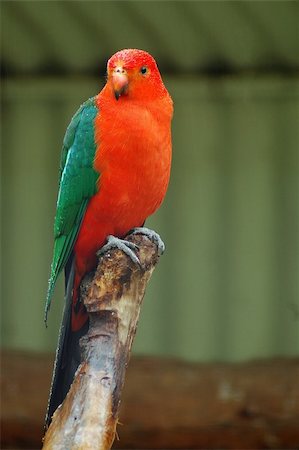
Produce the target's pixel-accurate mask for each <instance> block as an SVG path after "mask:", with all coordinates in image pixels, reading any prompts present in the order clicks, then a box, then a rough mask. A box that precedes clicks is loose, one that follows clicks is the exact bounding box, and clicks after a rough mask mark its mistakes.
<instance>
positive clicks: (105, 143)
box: [45, 49, 173, 424]
mask: <svg viewBox="0 0 299 450" xmlns="http://www.w3.org/2000/svg"><path fill="white" fill-rule="evenodd" d="M172 114H173V104H172V100H171V97H170V95H169V93H168V91H167V90H166V88H165V86H164V84H163V81H162V78H161V75H160V73H159V70H158V67H157V64H156V61H155V60H154V58H153V57H152V56H151V55H150V54H149V53H147V52H145V51H142V50H137V49H125V50H121V51H119V52H117V53H115V54H114V55H113V56H112V57H111V58H110V59H109V61H108V64H107V82H106V84H105V86H104V88H103V89H102V91H101V92H100V93H99V94H98V95H96V96H95V97H93V98H91V99H89V100H87V101H86V102H85V103H83V105H81V107H80V108H79V110H78V111H77V113H76V114H75V115H74V117H73V119H72V121H71V123H70V125H69V126H68V128H67V131H66V134H65V137H64V141H63V148H62V157H61V166H60V182H59V193H58V200H57V209H56V217H55V224H54V235H55V243H54V255H53V261H52V265H51V277H50V281H49V289H48V295H47V302H46V311H45V320H47V313H48V310H49V307H50V302H51V297H52V294H53V290H54V286H55V283H56V280H57V277H58V275H59V273H60V272H61V271H62V269H63V268H64V269H65V276H66V296H65V297H66V299H65V309H64V315H63V320H62V325H61V329H60V337H59V343H58V348H57V352H56V362H55V366H54V374H53V380H52V387H51V393H50V399H49V405H48V412H47V418H46V422H47V424H49V422H50V421H51V416H52V414H53V413H54V411H55V409H56V408H57V407H58V406H59V404H61V403H62V401H63V399H64V397H65V395H66V394H67V392H68V389H69V386H70V384H71V382H72V380H73V377H74V373H75V371H76V369H77V367H78V365H79V363H80V356H79V339H80V337H81V336H82V335H83V334H84V333H85V332H86V329H87V325H88V316H87V313H86V311H85V308H84V305H83V304H82V303H81V302H80V301H79V294H78V291H79V287H80V283H81V281H82V279H83V277H84V276H85V275H86V274H87V273H89V272H91V271H92V270H93V269H95V266H96V262H97V252H98V250H99V249H100V248H101V247H103V245H104V244H105V242H106V241H107V239H108V242H107V244H106V245H105V247H104V249H106V248H107V247H119V248H121V249H122V250H124V251H125V252H126V253H128V254H129V256H130V257H131V258H132V259H133V260H135V261H136V260H137V261H138V258H137V256H136V254H135V253H134V248H132V246H130V245H129V244H128V243H127V242H126V241H122V240H121V238H123V237H124V236H125V235H126V234H127V233H128V232H129V231H130V230H131V229H132V228H135V227H142V226H143V224H144V222H145V220H146V219H147V217H148V216H150V215H151V214H153V213H154V212H155V211H156V210H157V208H158V207H159V206H160V205H161V203H162V201H163V199H164V196H165V194H166V190H167V186H168V182H169V176H170V166H171V119H172ZM145 230H146V229H145ZM147 232H148V231H147ZM151 237H154V238H155V236H154V235H153V234H152V235H151ZM156 238H157V236H156Z"/></svg>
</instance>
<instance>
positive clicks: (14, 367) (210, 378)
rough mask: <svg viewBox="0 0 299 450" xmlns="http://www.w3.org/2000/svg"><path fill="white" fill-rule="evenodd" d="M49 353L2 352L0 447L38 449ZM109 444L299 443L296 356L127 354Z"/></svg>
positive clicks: (215, 445) (259, 445) (298, 366)
mask: <svg viewBox="0 0 299 450" xmlns="http://www.w3.org/2000/svg"><path fill="white" fill-rule="evenodd" d="M52 365H53V355H43V354H36V353H28V352H13V351H5V352H3V353H2V373H1V375H2V386H1V391H2V398H1V416H2V417H1V430H2V433H1V448H8V447H10V448H15V449H16V448H31V449H34V448H40V447H41V438H42V431H43V419H44V412H45V408H46V405H47V396H48V390H49V383H50V380H51V371H52ZM120 422H121V423H122V425H120V426H119V427H118V434H119V438H120V440H119V441H115V444H114V446H115V447H117V448H127V449H129V448H131V449H134V448H135V449H138V448H139V449H140V448H152V449H162V448H164V449H165V448H169V449H170V448H172V449H175V448H190V449H191V448H193V449H200V448H206V449H207V448H210V449H213V448H231V449H240V448H242V449H246V448H247V449H248V448H251V449H253V448H254V449H262V448H273V449H274V448H280V449H282V448H283V449H286V448H288V449H294V448H299V427H298V424H299V359H298V358H297V359H291V358H290V359H274V360H261V361H251V362H247V363H238V364H227V363H225V364H220V363H219V364H215V363H209V364H200V363H187V362H183V361H178V360H171V359H162V358H154V357H144V358H134V357H133V358H132V360H131V362H130V364H129V367H128V370H127V375H126V383H125V386H124V391H123V394H122V407H121V413H120Z"/></svg>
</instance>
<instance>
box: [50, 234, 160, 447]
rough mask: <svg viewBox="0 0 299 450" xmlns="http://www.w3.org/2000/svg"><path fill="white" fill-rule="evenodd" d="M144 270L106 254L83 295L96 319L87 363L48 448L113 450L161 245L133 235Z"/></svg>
mask: <svg viewBox="0 0 299 450" xmlns="http://www.w3.org/2000/svg"><path fill="white" fill-rule="evenodd" d="M127 240H128V241H130V242H133V243H134V244H136V245H137V246H138V250H137V252H136V253H137V255H138V257H139V260H140V263H141V267H140V266H139V265H138V264H136V263H133V262H132V260H131V259H130V258H129V257H128V256H127V255H126V254H125V253H124V252H122V251H120V250H117V249H113V250H111V251H109V252H106V253H105V254H104V255H103V256H102V257H101V258H100V261H99V264H98V268H97V270H96V272H95V275H94V277H93V279H92V281H91V282H89V283H88V288H87V289H84V288H83V289H82V292H85V293H86V292H87V294H86V295H85V296H84V297H83V301H84V304H85V306H86V309H87V312H88V314H89V318H90V324H89V330H88V333H87V334H86V335H85V336H84V337H83V338H82V339H81V340H80V346H81V353H82V364H81V365H80V367H79V369H78V370H77V372H76V375H75V379H74V382H73V384H72V386H71V388H70V391H69V393H68V395H67V397H66V398H65V400H64V402H63V404H62V405H61V407H59V408H58V409H57V410H56V412H55V413H54V415H53V418H52V422H51V424H50V427H49V429H48V431H47V432H46V435H45V438H44V445H43V449H44V450H50V449H51V450H66V449H72V450H87V449H91V450H109V449H110V448H111V446H112V444H113V441H114V438H115V434H116V426H117V422H118V416H119V405H120V399H121V391H122V388H123V384H124V376H125V370H126V367H127V364H128V361H129V356H130V351H131V346H132V342H133V339H134V336H135V333H136V327H137V322H138V318H139V313H140V305H141V301H142V299H143V296H144V293H145V288H146V285H147V282H148V281H149V278H150V276H151V274H152V272H153V270H154V267H155V265H156V264H157V262H158V258H159V257H158V247H157V245H156V244H154V243H153V242H152V241H150V240H149V238H148V237H146V236H144V235H140V234H138V235H136V234H134V235H130V236H128V238H127Z"/></svg>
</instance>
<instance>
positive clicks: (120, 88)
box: [112, 66, 129, 100]
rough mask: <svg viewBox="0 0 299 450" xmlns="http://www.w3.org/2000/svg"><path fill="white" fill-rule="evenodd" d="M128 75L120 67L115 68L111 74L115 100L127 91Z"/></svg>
mask: <svg viewBox="0 0 299 450" xmlns="http://www.w3.org/2000/svg"><path fill="white" fill-rule="evenodd" d="M128 85H129V80H128V74H127V71H126V70H125V69H124V68H123V67H122V66H117V67H115V69H114V70H113V72H112V86H113V91H114V96H115V98H116V100H118V99H119V97H120V96H121V95H124V94H126V93H127V91H128Z"/></svg>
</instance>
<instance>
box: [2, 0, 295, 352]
mask: <svg viewBox="0 0 299 450" xmlns="http://www.w3.org/2000/svg"><path fill="white" fill-rule="evenodd" d="M6 3H7V2H6ZM10 3H11V4H10V5H9V6H7V8H6V10H5V11H4V12H5V14H6V15H5V18H6V21H5V27H6V34H5V36H6V39H5V40H4V42H3V48H4V52H3V54H4V57H5V58H4V59H5V62H6V68H7V77H6V81H5V84H4V86H3V92H2V105H3V107H2V113H3V115H2V132H3V133H2V134H3V137H2V206H3V209H2V232H3V235H2V266H3V280H2V281H3V283H2V284H3V291H2V300H3V302H2V344H3V345H4V346H6V347H17V348H27V349H28V348H29V349H34V350H48V349H54V347H55V344H56V340H57V332H58V325H59V322H60V315H61V307H62V298H63V290H62V281H61V282H60V286H59V288H58V289H57V292H56V296H55V299H54V300H55V301H54V304H53V307H52V309H51V314H50V320H49V327H48V329H45V328H44V325H43V307H44V298H45V292H46V288H47V279H48V275H49V265H50V260H51V252H52V223H53V217H54V211H55V201H56V194H57V177H58V165H59V156H60V147H61V141H62V138H63V134H64V131H65V128H66V126H67V124H68V121H69V120H70V117H71V116H72V114H73V113H74V111H75V110H76V108H77V107H78V105H79V104H80V103H81V102H82V101H84V100H85V99H86V98H88V97H89V96H91V95H93V94H94V93H96V92H98V90H99V89H100V87H101V83H102V81H103V77H102V78H100V77H99V76H97V77H93V76H84V75H81V76H80V75H79V73H80V70H79V72H78V70H77V69H78V67H79V66H80V68H81V69H82V71H83V72H82V73H83V74H84V73H87V72H88V71H87V69H86V68H88V67H89V68H90V67H91V66H92V64H91V63H90V62H91V61H94V54H95V53H96V51H97V45H95V44H93V45H92V44H91V36H95V35H96V33H99V34H101V33H103V35H105V33H106V35H107V34H109V32H110V35H109V36H112V38H113V39H114V41H113V43H112V44H113V45H112V44H111V42H110V40H109V39H108V38H107V36H106V42H108V43H109V45H110V46H111V47H113V49H112V51H114V50H115V49H116V48H121V47H126V46H133V44H132V41H134V39H135V41H134V43H135V45H134V46H136V47H143V48H147V49H148V50H150V51H153V52H154V54H155V55H156V56H157V57H158V61H159V63H160V60H159V58H160V59H161V64H160V66H161V67H162V68H164V69H165V72H167V73H168V76H166V77H165V81H166V84H167V87H168V88H169V90H170V92H171V94H172V96H173V98H174V102H175V118H174V123H173V144H174V149H173V150H174V158H173V171H172V178H171V184H170V188H169V193H168V196H167V199H166V201H165V203H164V205H163V207H162V208H161V210H160V211H159V212H158V214H157V215H155V216H154V217H153V218H151V219H150V220H149V222H148V225H150V226H152V227H154V228H155V229H156V230H157V231H159V232H160V233H161V234H162V236H163V238H164V240H165V242H166V245H167V251H166V253H165V255H164V256H163V258H162V259H161V262H160V265H159V267H158V269H157V270H156V272H155V273H154V276H153V279H152V281H151V284H150V286H149V289H148V292H147V295H146V298H145V303H144V307H143V310H142V317H141V322H140V326H139V329H138V335H137V338H136V341H135V351H137V352H143V353H145V352H146V353H156V354H167V355H176V356H181V357H184V358H189V359H197V360H199V359H201V360H212V359H222V360H241V359H247V358H252V357H259V356H263V357H264V356H272V355H292V354H298V353H299V232H298V231H299V202H298V193H299V181H298V180H299V177H298V174H299V155H298V142H299V136H298V134H299V126H298V125H299V120H298V117H299V110H298V100H299V98H298V97H299V94H298V92H299V81H298V76H296V75H295V76H294V73H293V72H292V70H293V69H292V68H294V67H296V61H298V54H299V53H298V54H297V56H296V52H295V48H296V46H295V43H294V37H295V34H296V33H295V32H294V24H295V22H294V17H293V16H294V12H295V10H296V11H297V12H298V8H295V9H294V7H293V6H288V12H286V10H285V9H284V8H282V6H281V5H280V4H279V5H278V6H273V5H271V6H270V7H271V8H272V7H273V8H272V9H271V11H272V12H273V11H275V14H276V15H275V20H274V18H273V16H271V14H270V15H269V16H267V14H266V13H267V9H266V8H265V4H264V2H262V5H258V6H257V7H256V10H255V11H254V9H253V6H252V4H251V2H242V4H244V6H242V7H241V2H240V3H239V2H227V5H228V6H227V9H225V7H223V6H221V7H220V6H219V5H220V4H218V6H217V8H218V9H217V8H216V7H215V4H214V5H212V6H209V5H207V4H206V3H204V2H186V5H185V4H184V5H183V3H185V2H163V3H161V5H158V4H156V3H155V5H154V6H155V7H153V3H152V2H149V3H151V5H149V3H146V4H145V6H144V9H142V7H141V3H143V2H120V3H122V4H126V6H128V5H129V6H128V8H127V9H125V8H124V6H120V3H119V4H116V3H117V2H112V3H113V4H112V5H111V6H110V7H109V6H108V3H109V2H105V3H104V5H105V6H104V7H103V6H102V5H101V8H102V9H101V13H102V16H101V18H99V19H98V18H97V16H96V14H94V15H93V14H92V13H93V10H92V9H90V5H94V8H95V10H97V11H98V12H99V9H98V8H100V6H99V5H98V3H101V2H98V3H97V2H96V3H93V2H91V3H89V2H50V3H51V5H50V3H49V2H43V3H47V4H48V10H47V11H48V16H47V12H46V11H45V10H44V9H43V6H42V5H41V3H42V2H40V3H37V2H10ZM58 3H59V4H60V5H61V7H60V6H58ZM201 3H203V4H204V5H205V6H204V7H203V6H200V4H201ZM213 3H217V2H213ZM221 3H222V2H221ZM292 3H295V2H288V5H290V4H292ZM84 4H88V5H89V9H88V8H87V7H84ZM192 5H193V6H192ZM198 5H199V6H198ZM109 8H110V9H109ZM192 8H193V9H192ZM242 8H244V9H242ZM220 9H221V11H220ZM95 10H94V11H95ZM78 11H79V13H80V14H79V16H78ZM217 11H218V12H217ZM268 11H269V10H268ZM66 12H68V13H67V14H66ZM108 12H109V13H108ZM116 12H118V13H119V14H118V15H116V14H115V13H116ZM183 12H184V13H185V14H186V16H185V19H186V21H187V22H186V21H184V20H182V17H183V16H182V14H183ZM253 12H254V14H253ZM51 14H52V16H51ZM109 14H110V17H117V18H118V19H119V20H120V22H119V23H121V24H122V25H121V27H122V28H119V27H118V26H117V23H116V24H115V25H116V26H115V27H114V28H113V29H114V30H120V29H122V30H125V31H124V35H123V36H122V39H121V36H120V37H119V36H118V34H117V33H116V34H113V33H112V34H111V27H109V26H108V18H109V17H108V16H109ZM166 16H167V17H168V22H167V27H166V28H165V27H163V26H162V25H163V23H162V22H163V20H162V19H163V17H164V19H165V17H166ZM99 17H100V16H99ZM250 17H251V19H252V18H255V19H257V17H258V18H259V19H260V21H259V20H255V21H253V22H252V23H251V22H250V20H249V19H250ZM261 17H262V18H263V19H265V18H266V17H267V20H268V22H267V25H268V27H264V28H266V31H265V30H264V28H263V24H264V22H263V20H261ZM51 18H52V24H53V23H55V25H56V28H55V30H56V32H57V33H58V34H59V32H60V33H62V31H61V30H62V28H61V26H62V24H63V23H66V21H69V25H70V26H69V27H68V26H66V29H68V33H70V35H71V36H72V39H73V37H74V36H76V33H79V31H78V30H79V29H80V32H81V35H80V36H81V37H82V39H83V41H82V40H81V41H80V39H79V38H78V40H77V41H76V44H74V41H72V49H73V51H72V52H70V49H69V50H68V51H67V48H68V45H69V46H70V45H71V43H70V40H69V39H68V34H65V35H64V39H63V40H61V41H60V42H61V46H60V45H59V39H58V38H57V36H56V35H55V33H54V32H53V28H49V27H47V26H46V22H47V20H48V21H49V22H50V21H51ZM76 18H77V19H76ZM103 18H105V20H104V19H103ZM138 18H139V19H140V18H142V20H143V22H142V23H143V25H144V26H143V27H142V26H141V25H140V23H139V22H138V20H137V19H138ZM155 18H156V20H155ZM212 18H214V20H215V24H214V25H213V21H212ZM224 18H225V20H224ZM286 18H288V20H289V22H286V21H285V19H286ZM39 19H40V22H38V20H39ZM54 19H55V20H54ZM62 19H63V20H64V22H63V20H62ZM53 20H54V21H53ZM97 20H98V24H99V27H98V28H97V27H96V24H97ZM90 21H91V22H90ZM223 21H224V22H223ZM90 23H92V24H93V26H94V27H93V28H92V27H91V26H90ZM249 23H250V25H249ZM178 24H180V36H179V37H178V36H176V39H174V40H172V39H171V33H174V32H175V30H176V29H178ZM234 24H235V27H234V28H232V26H233V25H234ZM197 25H198V30H197V28H196V26H197ZM134 26H135V28H134ZM213 26H214V28H213ZM5 27H4V31H5ZM130 27H132V28H130ZM77 28H78V30H77ZM129 29H130V31H131V32H132V33H133V36H134V39H133V37H129V36H128V35H129V31H128V30H129ZM232 29H233V32H231V30H232ZM51 30H52V31H51ZM59 30H60V31H59ZM88 30H89V32H88ZM109 30H110V31H109ZM209 30H210V31H209ZM157 31H159V32H158V34H157ZM212 31H213V32H214V31H215V36H214V34H213V33H212ZM276 31H277V33H276V34H275V32H276ZM288 32H289V35H288V36H289V41H288V40H287V39H286V38H285V37H286V36H287V33H288ZM240 33H241V34H242V33H243V34H242V36H243V37H244V40H242V39H241V40H240V39H238V37H240ZM39 35H40V39H36V38H35V39H33V38H32V36H35V37H36V36H39ZM173 36H174V34H173ZM213 36H214V37H213ZM262 36H263V37H264V39H262V38H261V37H262ZM152 37H153V39H151V38H152ZM8 38H11V39H8ZM199 38H201V39H202V40H201V41H199V40H198V39H199ZM236 38H237V39H236ZM84 39H85V40H84ZM204 39H206V41H205V40H204ZM267 39H268V40H267ZM192 42H193V46H192V45H187V44H188V43H189V44H190V43H192ZM199 42H201V43H199ZM244 42H245V43H246V46H243V44H244ZM288 42H289V43H291V44H292V45H291V46H290V45H288ZM80 43H81V47H80ZM205 43H207V45H205ZM242 43H243V44H242ZM271 43H272V44H273V48H272V50H273V55H274V56H273V57H272V59H271V58H270V56H269V55H271V52H270V50H271ZM249 44H252V45H251V46H250V45H249ZM109 45H108V44H107V47H105V48H106V49H107V52H110V50H111V49H110V50H109V48H110V47H109ZM114 47H116V48H114ZM84 49H87V50H88V51H87V50H86V52H85V51H84ZM99 49H100V50H101V51H100V52H99V54H100V58H104V54H103V46H102V47H101V46H100V47H99ZM176 50H178V52H176ZM184 50H186V51H184ZM243 50H244V52H245V53H244V54H243ZM112 51H111V52H110V53H112ZM63 55H65V59H64V60H63ZM196 55H198V58H197V59H196V60H195V57H196ZM265 55H268V56H267V57H265V58H264V60H263V57H264V56H265ZM107 56H108V55H107ZM276 57H277V59H275V58H276ZM80 58H81V60H80ZM84 58H85V59H84ZM217 58H218V59H217ZM267 58H268V59H267ZM296 58H297V59H296ZM223 60H224V61H226V62H229V63H230V64H231V63H232V64H233V66H234V67H235V68H236V69H237V70H236V74H235V75H232V76H226V77H220V78H219V77H215V74H214V75H213V77H214V78H213V77H211V76H208V75H207V76H203V75H202V74H200V72H201V69H200V68H202V69H204V68H205V67H208V65H209V61H212V62H213V61H216V62H217V61H218V62H219V61H220V62H221V61H223ZM59 61H60V63H59ZM76 61H77V62H78V61H80V63H79V62H78V67H77V66H76V64H75V63H76ZM259 61H260V62H265V61H266V62H267V61H268V62H269V61H270V66H271V61H272V62H273V61H274V62H275V61H276V62H277V61H284V62H287V66H284V67H285V68H286V67H287V70H286V72H285V73H280V75H279V76H277V75H275V70H273V71H272V70H267V74H262V73H255V75H253V73H251V71H250V70H249V71H248V70H247V69H248V67H249V68H250V67H251V66H252V67H253V68H254V67H255V66H256V65H258V62H259ZM47 62H48V66H45V64H47ZM51 62H52V63H51ZM49 63H51V64H53V65H51V64H49ZM63 63H64V64H65V66H63ZM192 63H194V64H193V65H192ZM90 64H91V65H90ZM270 66H269V67H270ZM41 67H43V72H41V73H40V74H38V70H39V68H41ZM45 67H47V68H46V69H45ZM55 67H56V69H57V67H58V69H59V67H60V69H61V73H58V74H56V75H55V70H56V69H55ZM67 67H69V72H68V74H66V73H64V72H63V71H64V70H66V68H67ZM223 67H224V68H225V67H226V66H225V64H224V66H223ZM84 68H85V69H86V70H85V69H84ZM52 69H53V70H54V69H55V70H54V72H53V70H52ZM58 69H57V70H58ZM60 69H59V70H60ZM102 69H103V67H102ZM59 70H58V71H59ZM238 70H239V72H238ZM240 70H241V72H240ZM244 70H245V72H244ZM51 71H52V72H53V73H52V72H51ZM72 71H74V72H76V73H77V78H74V77H72V76H70V74H71V73H72ZM86 71H87V72H86ZM102 71H103V70H102ZM202 71H204V70H202ZM290 71H291V72H292V73H290ZM89 72H91V70H89ZM253 72H254V71H253ZM272 72H273V73H272ZM47 73H49V74H51V73H52V75H51V76H49V75H47ZM171 73H173V75H169V74H171ZM184 73H188V74H189V75H188V76H187V75H184Z"/></svg>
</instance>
